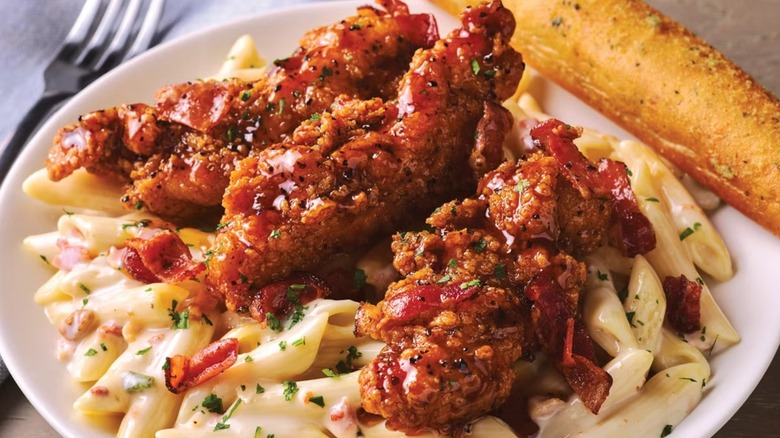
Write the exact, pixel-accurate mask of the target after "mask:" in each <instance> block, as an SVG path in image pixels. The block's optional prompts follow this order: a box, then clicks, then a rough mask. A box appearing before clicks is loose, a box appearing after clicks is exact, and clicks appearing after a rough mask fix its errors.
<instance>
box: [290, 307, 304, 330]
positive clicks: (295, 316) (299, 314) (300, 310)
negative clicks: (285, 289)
mask: <svg viewBox="0 0 780 438" xmlns="http://www.w3.org/2000/svg"><path fill="white" fill-rule="evenodd" d="M307 310H309V307H308V306H306V307H304V306H301V305H300V304H297V303H296V304H295V310H293V313H292V315H290V325H289V326H288V327H287V328H288V329H291V328H293V327H294V326H295V324H298V323H299V322H301V321H303V316H304V314H305V313H306V311H307Z"/></svg>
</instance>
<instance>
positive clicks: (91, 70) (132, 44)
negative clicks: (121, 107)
mask: <svg viewBox="0 0 780 438" xmlns="http://www.w3.org/2000/svg"><path fill="white" fill-rule="evenodd" d="M164 5H165V0H148V1H144V0H87V2H86V3H85V4H84V7H83V8H82V9H81V12H80V13H79V16H78V18H77V19H76V22H75V23H74V24H73V27H72V28H71V29H70V32H68V36H67V37H65V41H64V43H63V45H62V47H61V48H60V51H59V52H58V53H57V56H56V57H55V58H54V60H52V61H51V63H50V64H49V66H48V67H46V70H45V71H44V73H43V78H44V81H45V84H46V86H45V90H44V92H43V95H41V97H40V98H39V99H38V101H37V102H35V105H33V106H32V108H30V110H29V111H28V112H27V114H26V115H25V116H24V118H23V119H22V121H21V122H20V123H19V125H18V126H17V127H16V130H15V131H14V134H13V135H12V136H11V138H10V140H9V141H8V143H7V144H6V146H5V148H4V149H3V151H2V155H0V184H2V182H3V180H4V179H5V176H6V175H7V174H8V170H9V169H10V168H11V165H12V164H13V162H14V161H15V160H16V157H17V156H18V155H19V153H20V152H21V151H22V149H24V146H25V145H26V143H27V139H28V138H29V137H30V136H31V135H32V134H33V133H34V132H35V130H36V128H37V127H38V125H39V124H40V123H41V121H43V120H45V119H46V118H47V116H48V115H49V114H50V113H51V112H52V110H53V109H54V108H55V107H56V106H57V105H58V104H61V103H62V102H63V101H64V100H66V99H68V98H69V97H71V96H73V95H74V94H76V93H78V92H79V91H81V90H82V89H83V88H84V87H86V86H87V85H89V84H90V83H91V82H92V81H94V80H95V79H97V78H98V77H100V76H101V75H103V74H104V73H106V72H107V71H109V70H111V69H112V68H114V67H116V66H117V65H119V64H121V63H122V62H124V61H126V60H128V59H130V58H132V57H133V56H135V55H137V54H139V53H141V52H143V51H144V50H146V49H147V48H148V47H149V46H150V45H151V43H152V39H153V38H154V35H155V32H156V31H157V25H158V23H159V21H160V17H161V16H162V11H163V7H164ZM142 9H145V13H144V14H141V11H142Z"/></svg>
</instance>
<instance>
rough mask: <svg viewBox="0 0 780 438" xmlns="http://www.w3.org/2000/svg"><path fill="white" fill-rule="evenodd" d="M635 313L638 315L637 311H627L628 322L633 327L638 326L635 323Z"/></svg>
mask: <svg viewBox="0 0 780 438" xmlns="http://www.w3.org/2000/svg"><path fill="white" fill-rule="evenodd" d="M634 315H636V312H626V319H627V320H628V323H629V324H631V327H634V328H636V326H635V325H634Z"/></svg>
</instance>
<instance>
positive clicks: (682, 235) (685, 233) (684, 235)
mask: <svg viewBox="0 0 780 438" xmlns="http://www.w3.org/2000/svg"><path fill="white" fill-rule="evenodd" d="M691 234H693V229H692V228H691V227H687V228H685V229H684V230H682V232H681V233H680V240H681V241H682V240H685V239H687V238H688V237H690V236H691Z"/></svg>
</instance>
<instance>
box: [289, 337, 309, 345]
mask: <svg viewBox="0 0 780 438" xmlns="http://www.w3.org/2000/svg"><path fill="white" fill-rule="evenodd" d="M292 344H293V346H295V347H300V346H303V345H306V337H305V336H304V337H302V338H298V339H296V340H294V341H292Z"/></svg>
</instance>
